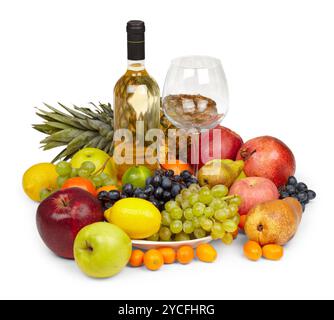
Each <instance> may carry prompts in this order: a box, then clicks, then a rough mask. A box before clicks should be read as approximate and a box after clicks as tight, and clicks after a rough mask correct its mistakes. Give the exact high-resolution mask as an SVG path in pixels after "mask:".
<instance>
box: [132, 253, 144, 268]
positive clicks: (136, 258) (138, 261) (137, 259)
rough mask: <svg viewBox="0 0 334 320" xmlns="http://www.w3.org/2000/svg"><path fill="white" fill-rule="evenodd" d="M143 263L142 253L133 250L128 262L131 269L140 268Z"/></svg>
mask: <svg viewBox="0 0 334 320" xmlns="http://www.w3.org/2000/svg"><path fill="white" fill-rule="evenodd" d="M143 262H144V252H143V251H141V250H133V251H132V253H131V257H130V260H129V264H130V266H131V267H140V266H141V265H142V264H143Z"/></svg>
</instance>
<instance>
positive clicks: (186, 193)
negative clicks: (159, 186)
mask: <svg viewBox="0 0 334 320" xmlns="http://www.w3.org/2000/svg"><path fill="white" fill-rule="evenodd" d="M181 194H182V198H183V200H186V199H188V198H189V197H190V196H191V194H192V192H191V191H190V190H188V189H183V190H182V191H181Z"/></svg>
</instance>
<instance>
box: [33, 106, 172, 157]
mask: <svg viewBox="0 0 334 320" xmlns="http://www.w3.org/2000/svg"><path fill="white" fill-rule="evenodd" d="M45 106H46V108H47V109H48V110H43V109H37V110H38V111H37V112H36V114H37V115H38V116H39V117H41V118H42V119H43V120H44V122H43V123H42V124H34V125H33V128H34V129H36V130H38V131H40V132H42V133H44V134H46V135H47V137H46V138H45V139H43V140H42V141H41V145H42V149H43V150H50V149H53V148H56V147H62V146H63V147H65V148H64V149H63V150H62V151H61V152H60V153H59V154H58V155H57V156H56V157H55V158H54V159H53V160H52V162H56V161H58V160H68V159H70V158H72V156H73V155H74V154H75V153H76V152H77V151H79V150H80V149H82V148H88V147H92V148H98V149H101V150H103V151H105V152H107V153H108V154H110V155H111V156H112V154H113V136H114V128H113V126H114V113H113V110H112V107H111V104H110V103H107V104H104V103H99V105H95V104H94V103H91V106H92V107H91V108H83V107H77V106H74V107H73V108H68V107H66V106H65V105H63V104H61V103H59V106H60V107H61V109H63V110H64V111H67V113H65V112H63V110H60V108H58V109H57V108H54V107H52V106H50V105H48V104H45ZM160 123H161V128H162V129H163V130H164V133H165V135H166V136H167V130H168V129H170V128H173V126H172V124H171V123H170V122H169V121H168V120H167V119H166V117H165V116H164V114H163V112H161V117H160Z"/></svg>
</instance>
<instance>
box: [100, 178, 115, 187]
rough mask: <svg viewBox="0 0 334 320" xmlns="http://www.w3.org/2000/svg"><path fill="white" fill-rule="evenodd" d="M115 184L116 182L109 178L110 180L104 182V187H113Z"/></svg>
mask: <svg viewBox="0 0 334 320" xmlns="http://www.w3.org/2000/svg"><path fill="white" fill-rule="evenodd" d="M114 184H115V180H113V179H112V178H110V177H109V178H108V179H105V180H104V181H103V184H102V185H103V186H112V185H114Z"/></svg>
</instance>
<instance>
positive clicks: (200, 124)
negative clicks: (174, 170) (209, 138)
mask: <svg viewBox="0 0 334 320" xmlns="http://www.w3.org/2000/svg"><path fill="white" fill-rule="evenodd" d="M162 106H163V111H164V113H165V115H166V117H167V119H168V120H169V121H170V122H171V123H172V124H174V125H175V126H176V127H178V128H180V129H184V130H185V131H186V134H188V135H191V137H192V159H191V162H192V164H193V167H194V174H195V175H197V172H198V163H199V156H200V155H199V133H200V132H202V131H204V130H208V129H211V128H214V127H215V126H217V125H218V124H219V123H220V122H221V121H222V119H223V118H224V117H225V116H226V114H227V111H228V88H227V81H226V77H225V73H224V70H223V67H222V64H221V62H220V60H219V59H217V58H213V57H208V56H185V57H180V58H176V59H174V60H172V62H171V65H170V67H169V70H168V73H167V76H166V80H165V84H164V89H163V96H162ZM194 156H195V159H194Z"/></svg>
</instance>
